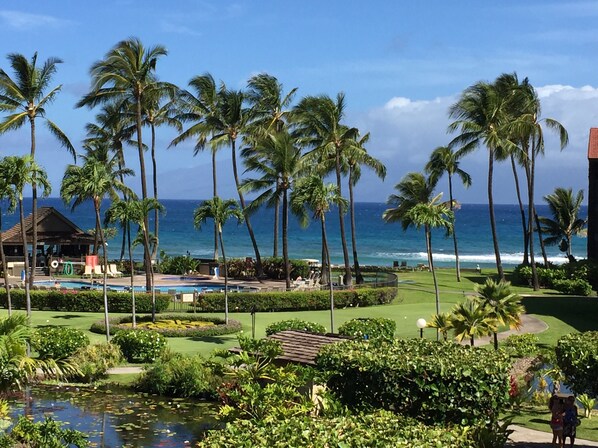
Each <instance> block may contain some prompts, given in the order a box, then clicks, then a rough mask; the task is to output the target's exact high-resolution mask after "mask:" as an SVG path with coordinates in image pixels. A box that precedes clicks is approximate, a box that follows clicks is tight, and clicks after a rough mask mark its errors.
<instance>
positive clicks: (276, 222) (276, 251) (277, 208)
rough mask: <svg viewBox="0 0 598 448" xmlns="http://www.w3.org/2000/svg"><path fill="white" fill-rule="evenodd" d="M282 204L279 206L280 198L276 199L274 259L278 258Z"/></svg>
mask: <svg viewBox="0 0 598 448" xmlns="http://www.w3.org/2000/svg"><path fill="white" fill-rule="evenodd" d="M279 209H280V204H279V200H278V198H276V203H275V204H274V232H273V234H274V244H273V245H272V256H273V257H274V258H276V257H278V227H279V226H280V224H279V222H278V221H279V217H278V215H279V214H280V211H279Z"/></svg>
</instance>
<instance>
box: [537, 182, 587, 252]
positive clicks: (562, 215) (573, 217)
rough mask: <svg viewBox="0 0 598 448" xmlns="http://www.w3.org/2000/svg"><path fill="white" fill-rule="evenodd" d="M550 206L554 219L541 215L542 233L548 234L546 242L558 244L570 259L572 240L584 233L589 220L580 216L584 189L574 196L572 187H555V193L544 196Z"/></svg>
mask: <svg viewBox="0 0 598 448" xmlns="http://www.w3.org/2000/svg"><path fill="white" fill-rule="evenodd" d="M544 200H545V201H546V203H547V204H548V207H549V208H550V212H551V214H552V219H551V218H547V217H541V218H540V223H541V224H542V233H544V234H546V235H548V236H547V237H546V238H544V243H545V244H548V245H556V244H558V246H559V249H560V250H561V251H562V252H565V253H566V255H567V258H569V260H571V259H572V254H571V241H572V239H573V236H575V235H583V234H584V233H585V232H584V228H585V226H586V223H587V220H586V219H583V218H580V217H579V214H580V209H581V206H582V204H583V190H579V191H578V192H577V194H576V195H575V196H573V190H572V189H571V188H562V187H558V188H555V190H554V193H551V194H547V195H546V196H544Z"/></svg>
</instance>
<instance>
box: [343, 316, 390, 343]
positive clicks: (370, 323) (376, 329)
mask: <svg viewBox="0 0 598 448" xmlns="http://www.w3.org/2000/svg"><path fill="white" fill-rule="evenodd" d="M396 329H397V324H396V322H395V321H394V320H391V319H386V318H384V317H378V318H375V317H358V318H356V319H351V320H350V321H348V322H345V323H344V324H342V325H341V326H340V327H339V328H338V333H339V334H341V335H343V336H349V337H352V338H355V339H392V338H394V335H395V331H396Z"/></svg>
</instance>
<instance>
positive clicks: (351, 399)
mask: <svg viewBox="0 0 598 448" xmlns="http://www.w3.org/2000/svg"><path fill="white" fill-rule="evenodd" d="M316 362H317V366H318V367H319V368H320V369H322V370H324V371H325V372H326V373H327V376H328V381H327V385H328V388H329V389H330V390H331V391H332V393H333V394H334V395H335V396H336V397H337V398H338V399H339V400H340V402H341V403H342V404H344V405H346V406H347V407H349V409H353V410H368V409H372V408H374V409H376V408H382V409H387V410H391V411H394V412H397V413H399V414H404V415H408V416H411V417H414V418H418V419H419V420H422V421H424V422H428V423H440V422H444V423H455V424H474V423H480V422H496V421H497V419H498V416H499V413H500V412H501V411H502V410H503V409H504V407H505V406H506V405H507V403H508V392H509V373H508V372H509V368H510V363H509V359H508V356H507V355H506V354H504V353H502V352H501V351H493V350H486V349H484V348H471V347H468V346H462V345H459V344H455V343H452V342H450V343H447V342H436V341H428V340H426V339H410V340H393V341H380V340H373V341H347V342H342V343H338V344H332V345H328V346H325V347H323V349H322V350H321V352H320V354H319V355H318V358H317V360H316Z"/></svg>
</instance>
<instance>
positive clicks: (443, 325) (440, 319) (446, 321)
mask: <svg viewBox="0 0 598 448" xmlns="http://www.w3.org/2000/svg"><path fill="white" fill-rule="evenodd" d="M426 327H428V328H436V331H438V332H439V333H441V334H442V339H444V340H445V341H446V340H448V333H449V331H451V330H452V329H453V321H452V319H451V315H450V313H440V314H434V315H433V316H432V320H431V321H430V322H427V323H426Z"/></svg>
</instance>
